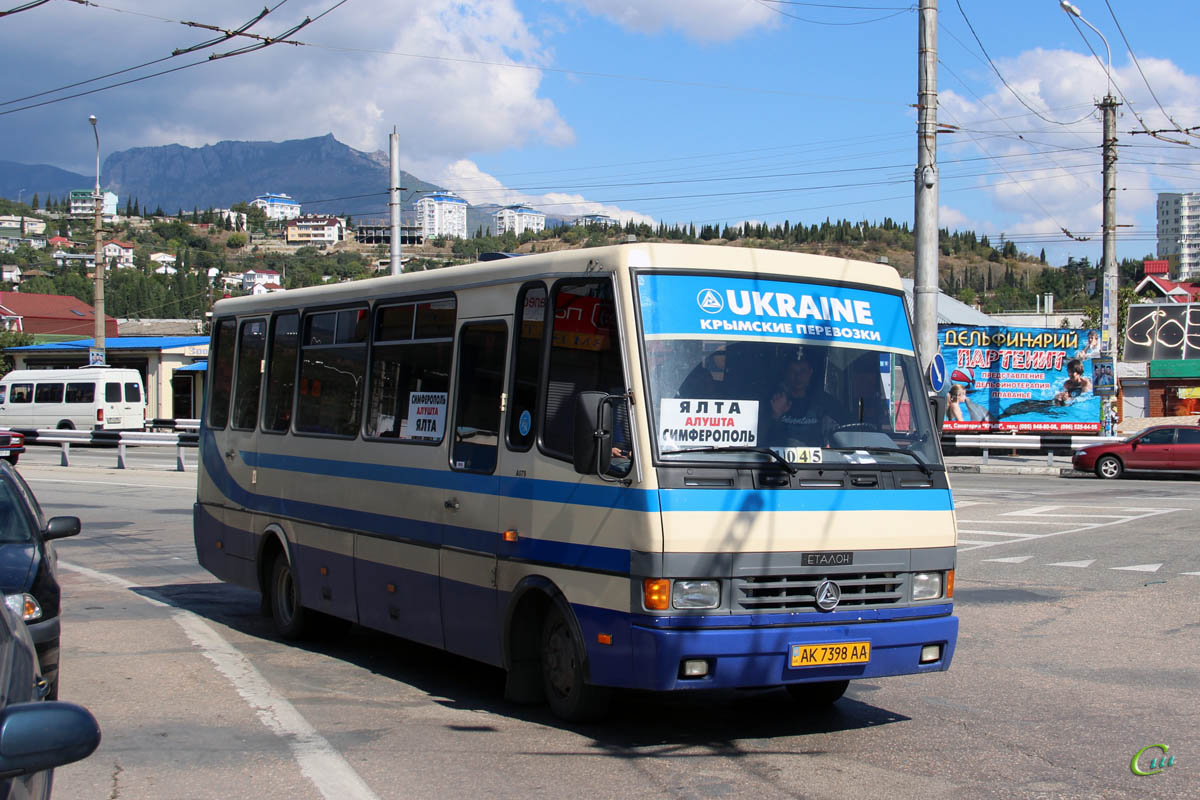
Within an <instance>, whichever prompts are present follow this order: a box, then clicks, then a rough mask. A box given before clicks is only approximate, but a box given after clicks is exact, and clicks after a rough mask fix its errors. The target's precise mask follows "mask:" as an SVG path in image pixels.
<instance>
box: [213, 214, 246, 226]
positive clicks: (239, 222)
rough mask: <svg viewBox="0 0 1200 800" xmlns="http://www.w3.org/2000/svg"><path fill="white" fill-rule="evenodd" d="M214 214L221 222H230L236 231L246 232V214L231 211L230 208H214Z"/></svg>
mask: <svg viewBox="0 0 1200 800" xmlns="http://www.w3.org/2000/svg"><path fill="white" fill-rule="evenodd" d="M213 214H214V215H215V216H216V217H217V218H218V219H220V220H221V222H226V221H228V222H229V224H230V225H232V226H233V229H234V230H235V231H244V230H246V214H245V212H242V211H231V210H230V209H228V208H214V209H213Z"/></svg>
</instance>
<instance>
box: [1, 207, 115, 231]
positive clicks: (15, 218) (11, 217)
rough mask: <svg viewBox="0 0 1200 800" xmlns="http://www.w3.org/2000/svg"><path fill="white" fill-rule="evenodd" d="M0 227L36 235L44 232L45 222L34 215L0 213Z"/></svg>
mask: <svg viewBox="0 0 1200 800" xmlns="http://www.w3.org/2000/svg"><path fill="white" fill-rule="evenodd" d="M93 213H95V212H93ZM0 228H14V229H16V230H17V231H23V232H24V233H23V235H24V236H36V235H41V234H43V233H45V232H46V223H45V221H43V220H40V219H36V218H34V217H22V216H19V215H17V214H0Z"/></svg>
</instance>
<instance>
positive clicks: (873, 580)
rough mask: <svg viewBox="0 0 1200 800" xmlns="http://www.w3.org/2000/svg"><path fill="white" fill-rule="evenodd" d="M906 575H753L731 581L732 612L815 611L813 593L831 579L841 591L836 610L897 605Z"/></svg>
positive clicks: (892, 573) (866, 573)
mask: <svg viewBox="0 0 1200 800" xmlns="http://www.w3.org/2000/svg"><path fill="white" fill-rule="evenodd" d="M906 578H907V575H906V574H905V573H901V572H865V573H854V574H848V575H756V576H751V577H745V578H735V579H734V582H733V588H734V595H733V602H734V605H735V608H734V609H733V610H734V611H739V610H740V611H817V610H819V609H818V608H817V604H816V590H817V586H818V585H820V583H821V581H824V580H831V581H833V582H834V583H836V584H837V585H838V588H839V589H841V590H842V599H841V602H840V603H838V610H842V609H850V608H880V607H883V606H892V605H897V604H899V603H900V602H901V601H902V600H903V599H904V595H905V591H904V587H905V581H906Z"/></svg>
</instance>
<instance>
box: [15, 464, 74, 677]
mask: <svg viewBox="0 0 1200 800" xmlns="http://www.w3.org/2000/svg"><path fill="white" fill-rule="evenodd" d="M77 533H79V517H54V518H52V519H50V520H49V521H47V520H46V517H45V515H44V514H43V513H42V508H41V506H39V505H38V501H37V498H36V497H34V495H33V490H32V489H30V488H29V484H27V483H26V482H25V479H24V478H22V477H21V475H20V473H18V472H17V471H16V470H15V469H13V468H12V467H10V466H9V465H8V464H6V463H4V462H3V461H0V591H3V592H4V603H5V605H7V606H8V607H9V608H11V609H12V610H13V611H14V612H15V613H17V614H18V615H20V617H21V618H22V619H24V620H25V624H26V626H27V627H28V628H29V635H30V637H32V639H33V643H34V645H35V647H36V648H37V655H38V662H39V664H40V665H41V674H42V677H43V678H45V680H46V684H47V698H48V699H50V700H56V699H57V698H58V643H59V609H60V600H61V594H62V593H61V590H60V589H59V585H58V557H57V555H56V554H55V552H54V544H53V540H55V539H62V538H63V537H66V536H74V535H75V534H77Z"/></svg>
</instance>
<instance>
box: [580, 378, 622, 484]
mask: <svg viewBox="0 0 1200 800" xmlns="http://www.w3.org/2000/svg"><path fill="white" fill-rule="evenodd" d="M608 398H609V394H608V392H580V393H579V394H578V395H576V397H575V421H574V425H573V428H572V437H571V440H572V444H573V445H574V448H573V451H572V454H571V455H572V459H573V461H574V464H575V471H576V472H578V473H579V474H580V475H603V474H605V473H606V472H608V468H609V465H610V463H611V462H612V429H613V411H612V403H610V402H609V401H608Z"/></svg>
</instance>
